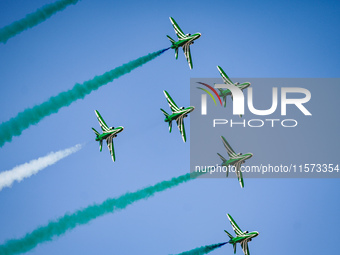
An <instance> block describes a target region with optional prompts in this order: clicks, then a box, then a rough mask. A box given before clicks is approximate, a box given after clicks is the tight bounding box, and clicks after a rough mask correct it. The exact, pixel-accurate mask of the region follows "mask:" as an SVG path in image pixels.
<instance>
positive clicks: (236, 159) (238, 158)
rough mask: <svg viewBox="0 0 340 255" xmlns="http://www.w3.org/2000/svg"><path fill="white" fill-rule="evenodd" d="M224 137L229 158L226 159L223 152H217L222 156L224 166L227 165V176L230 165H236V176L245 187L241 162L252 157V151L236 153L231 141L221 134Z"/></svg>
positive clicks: (223, 140)
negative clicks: (230, 143)
mask: <svg viewBox="0 0 340 255" xmlns="http://www.w3.org/2000/svg"><path fill="white" fill-rule="evenodd" d="M221 138H222V142H223V145H224V147H225V148H226V149H227V152H228V155H229V158H230V159H229V160H226V159H225V158H224V157H223V156H222V155H221V154H219V153H217V155H218V156H219V157H220V158H221V160H222V161H223V162H222V166H225V167H226V168H227V177H228V173H229V165H231V166H234V167H235V172H236V176H237V179H238V181H239V183H240V185H241V187H242V188H243V187H244V182H243V177H242V172H241V164H243V163H245V161H246V160H247V159H249V158H251V157H252V156H253V154H252V153H246V154H243V155H242V153H238V154H236V153H235V151H234V150H233V149H232V148H231V146H230V145H229V143H228V142H227V140H226V139H225V138H224V137H223V136H221Z"/></svg>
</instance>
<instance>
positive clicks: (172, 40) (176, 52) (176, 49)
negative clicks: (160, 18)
mask: <svg viewBox="0 0 340 255" xmlns="http://www.w3.org/2000/svg"><path fill="white" fill-rule="evenodd" d="M167 37H168V38H169V40H170V42H171V43H172V46H174V45H175V42H176V41H175V40H174V39H172V38H171V37H170V36H168V35H167ZM174 49H175V57H176V59H178V47H174Z"/></svg>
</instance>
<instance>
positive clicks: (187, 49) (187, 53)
mask: <svg viewBox="0 0 340 255" xmlns="http://www.w3.org/2000/svg"><path fill="white" fill-rule="evenodd" d="M183 51H184V55H185V58H186V59H187V61H188V64H189V67H190V69H192V60H191V53H190V45H189V43H187V44H185V45H184V46H183Z"/></svg>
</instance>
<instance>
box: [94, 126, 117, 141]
mask: <svg viewBox="0 0 340 255" xmlns="http://www.w3.org/2000/svg"><path fill="white" fill-rule="evenodd" d="M123 129H124V127H117V128H114V129H112V132H109V133H103V134H100V135H99V136H97V137H96V141H101V140H104V139H106V138H108V137H109V136H112V135H116V134H118V133H120V132H122V131H123Z"/></svg>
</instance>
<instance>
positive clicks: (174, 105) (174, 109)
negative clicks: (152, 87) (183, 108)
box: [163, 90, 180, 112]
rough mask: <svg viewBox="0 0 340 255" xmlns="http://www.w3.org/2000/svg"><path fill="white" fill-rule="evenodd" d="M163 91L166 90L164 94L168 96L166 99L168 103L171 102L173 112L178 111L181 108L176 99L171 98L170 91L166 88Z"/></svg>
mask: <svg viewBox="0 0 340 255" xmlns="http://www.w3.org/2000/svg"><path fill="white" fill-rule="evenodd" d="M163 92H164V95H165V97H166V100H168V104H169V106H170V108H171V110H172V112H178V111H179V110H180V109H179V107H178V106H177V105H176V103H175V101H174V100H173V99H172V98H171V96H170V95H169V93H168V92H167V91H166V90H163Z"/></svg>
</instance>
